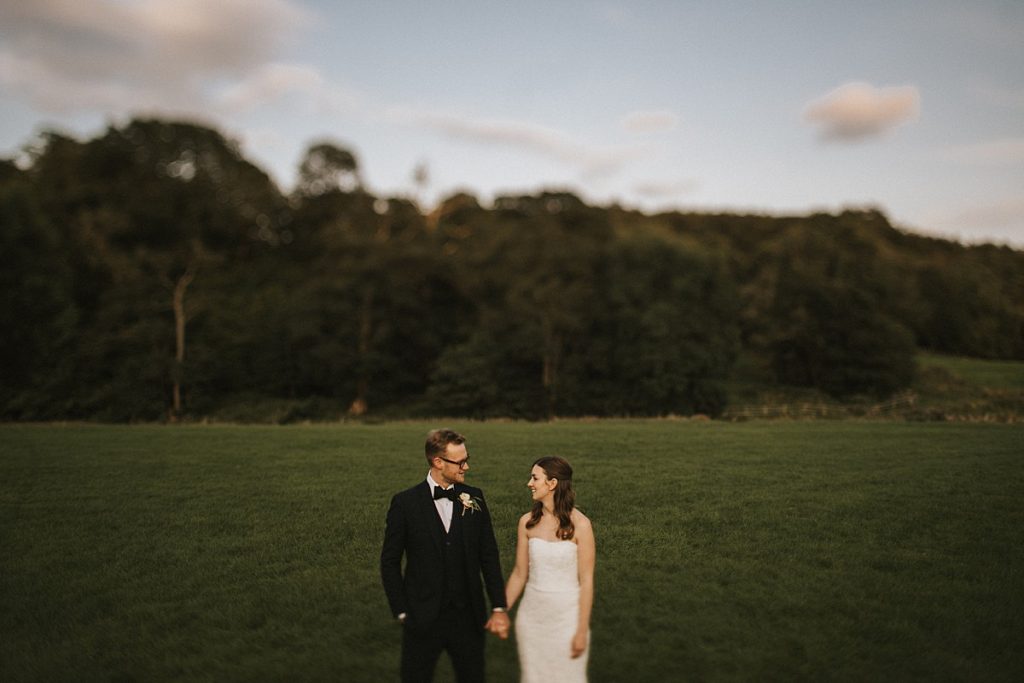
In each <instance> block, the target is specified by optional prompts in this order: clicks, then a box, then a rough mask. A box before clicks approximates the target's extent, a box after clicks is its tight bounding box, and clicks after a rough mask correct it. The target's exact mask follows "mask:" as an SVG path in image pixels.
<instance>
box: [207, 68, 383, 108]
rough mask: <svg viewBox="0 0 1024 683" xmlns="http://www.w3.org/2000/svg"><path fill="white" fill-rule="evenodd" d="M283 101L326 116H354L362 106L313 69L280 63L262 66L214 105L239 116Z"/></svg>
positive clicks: (358, 99) (226, 90)
mask: <svg viewBox="0 0 1024 683" xmlns="http://www.w3.org/2000/svg"><path fill="white" fill-rule="evenodd" d="M284 99H288V100H289V101H290V102H292V103H295V104H299V105H305V106H311V107H313V108H314V109H316V110H318V111H321V112H327V113H330V114H344V113H355V112H356V111H357V110H359V109H360V108H363V107H365V102H364V100H365V98H364V97H363V96H362V95H361V94H360V93H356V92H355V91H352V90H348V89H345V88H342V87H340V86H338V85H335V84H332V83H329V82H327V81H326V80H325V79H324V77H323V76H322V75H321V74H320V72H319V71H318V70H317V69H315V68H313V67H311V66H308V65H305V64H287V63H282V62H274V63H270V64H265V65H263V66H261V67H259V68H257V69H256V70H255V71H253V72H252V73H251V74H250V75H248V76H246V77H245V78H244V79H242V80H241V81H238V82H237V83H235V84H233V85H230V86H227V87H226V88H224V89H223V90H222V91H221V92H220V93H219V94H218V96H217V98H216V102H217V105H218V107H219V108H221V109H223V110H225V111H227V112H230V113H239V112H248V111H252V110H254V109H257V108H259V107H261V106H264V105H267V104H272V103H274V102H277V101H280V100H284Z"/></svg>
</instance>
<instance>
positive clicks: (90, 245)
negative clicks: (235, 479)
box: [0, 119, 1024, 421]
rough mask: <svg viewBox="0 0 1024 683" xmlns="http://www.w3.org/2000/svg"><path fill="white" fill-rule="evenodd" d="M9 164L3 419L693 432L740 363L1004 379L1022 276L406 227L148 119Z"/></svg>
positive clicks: (867, 219) (548, 200) (821, 238)
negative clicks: (683, 418) (283, 180)
mask: <svg viewBox="0 0 1024 683" xmlns="http://www.w3.org/2000/svg"><path fill="white" fill-rule="evenodd" d="M28 151H29V155H28V158H29V159H30V163H29V164H28V165H27V167H25V168H24V169H22V168H20V167H19V166H17V165H15V164H14V163H13V162H10V161H0V247H2V248H0V265H3V275H2V276H0V277H2V278H3V283H2V284H3V291H2V295H0V296H2V300H0V304H2V310H0V323H2V324H3V327H4V330H5V332H4V337H3V341H2V344H0V369H2V370H3V383H2V385H0V416H3V417H4V418H7V419H19V420H29V419H37V420H38V419H67V418H71V419H78V418H86V419H101V420H111V421H119V420H129V421H131V420H156V419H178V418H180V417H185V418H192V419H200V418H202V417H206V416H214V415H219V414H250V415H252V414H274V415H278V414H280V415H282V416H283V417H281V419H282V420H290V419H301V418H300V417H298V416H301V415H308V416H309V417H310V418H312V419H315V418H317V417H322V418H331V417H335V416H337V415H338V407H337V406H339V405H341V406H344V408H345V411H344V412H346V413H347V414H349V415H354V416H361V415H370V416H376V417H380V416H383V415H390V416H400V415H407V416H408V415H465V416H474V417H480V418H483V417H517V418H526V419H547V418H551V417H556V416H582V415H603V416H609V415H620V416H625V415H635V416H644V415H667V414H681V415H689V414H694V413H705V414H709V415H719V414H721V413H722V411H723V410H725V409H726V407H727V406H726V403H727V399H728V393H727V391H726V387H727V386H729V384H730V382H733V381H734V380H735V375H736V369H735V367H734V362H735V359H736V358H737V355H738V353H740V352H741V351H742V352H743V353H744V354H745V355H746V356H747V357H749V358H753V359H755V363H756V364H757V365H758V366H760V367H763V368H767V369H770V371H771V375H772V376H771V381H773V382H775V383H780V384H788V385H791V386H795V387H809V388H813V389H815V390H821V391H825V392H828V393H829V394H831V395H833V396H838V397H843V398H846V397H850V396H859V395H866V396H871V397H882V396H885V395H887V394H890V393H892V392H894V391H899V390H902V389H904V388H906V387H908V386H909V385H910V383H911V382H912V381H913V370H914V366H913V354H914V352H915V347H923V348H925V349H928V350H931V351H936V352H942V353H947V354H961V355H972V356H976V357H982V358H990V359H1014V358H1016V359H1024V277H1022V275H1021V273H1024V255H1022V254H1021V253H1020V252H1017V251H1014V250H1012V249H1009V248H1006V247H995V246H992V245H982V246H976V247H965V246H963V245H959V244H956V243H952V242H948V241H944V240H936V239H931V238H925V237H921V236H917V235H913V234H911V233H908V232H904V231H901V230H898V229H896V228H894V227H893V226H891V225H890V224H889V222H888V220H887V219H886V218H885V216H884V215H883V214H881V213H880V212H878V211H875V210H862V211H845V212H843V213H840V214H838V215H830V214H814V215H812V216H806V217H784V216H782V217H771V216H744V215H727V214H692V213H687V214H684V213H678V212H675V213H667V214H659V215H653V216H650V215H645V214H641V213H638V212H634V211H628V210H624V209H621V208H619V207H609V208H601V207H595V206H590V205H588V204H587V203H586V202H584V201H583V200H582V199H581V198H579V197H578V196H576V195H574V194H572V193H571V192H567V191H564V190H551V191H546V192H540V193H538V194H535V195H525V196H522V195H509V196H503V197H498V198H497V199H495V201H494V202H493V205H492V206H491V207H489V208H488V207H485V206H483V205H482V204H481V203H480V201H478V200H477V198H476V197H473V196H472V195H469V194H467V193H464V192H459V193H456V194H454V195H452V196H451V197H449V198H447V199H445V200H444V201H442V202H440V204H439V205H438V207H437V208H436V209H434V210H433V211H431V212H429V213H427V214H423V213H421V211H420V210H419V208H418V207H417V206H416V204H414V203H413V202H411V201H409V200H407V199H402V198H397V197H378V196H375V195H373V194H371V193H370V192H369V191H367V189H366V188H365V187H364V185H363V182H362V178H361V175H360V167H359V163H358V160H357V157H356V155H355V154H354V153H353V152H352V151H350V150H348V149H345V148H344V147H341V146H338V145H337V144H335V143H333V142H328V141H321V142H316V143H314V144H312V145H310V147H309V149H308V150H307V152H306V154H305V156H304V158H303V159H302V161H301V163H300V167H299V183H298V185H297V187H296V188H295V190H294V191H293V192H292V193H291V194H289V195H287V196H286V195H285V194H283V193H282V192H281V191H280V189H279V188H277V187H276V186H275V185H274V183H273V182H272V181H271V180H270V178H269V177H268V176H267V175H266V174H265V173H264V172H263V171H262V170H260V169H259V168H258V167H256V166H255V165H253V164H252V163H250V162H249V161H248V160H246V159H245V158H244V157H243V156H242V154H241V153H240V152H239V149H238V147H237V145H236V144H235V143H233V142H232V141H231V140H229V139H227V138H226V137H224V136H223V135H222V134H221V133H219V132H218V131H216V130H213V129H210V128H208V127H205V126H203V125H200V124H196V123H190V122H172V121H161V120H151V119H139V120H135V121H131V122H129V123H127V124H125V125H123V126H115V127H111V128H109V129H108V130H107V131H105V132H104V133H103V134H102V135H99V136H97V137H96V138H94V139H91V140H85V141H80V140H76V139H73V138H70V137H67V136H65V135H62V134H60V133H56V132H47V133H44V134H43V135H41V136H40V137H39V139H37V140H36V141H34V143H33V144H32V145H31V146H30V147H29V150H28ZM243 396H244V397H251V400H253V401H254V402H255V403H256V404H264V405H266V406H275V405H288V406H300V407H299V408H297V409H296V411H294V413H293V412H290V411H289V410H284V411H279V410H255V411H250V412H248V413H247V412H246V411H244V410H243V411H241V412H239V410H238V400H239V397H243ZM318 411H321V412H318Z"/></svg>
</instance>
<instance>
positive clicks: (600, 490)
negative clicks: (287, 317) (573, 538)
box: [0, 421, 1024, 681]
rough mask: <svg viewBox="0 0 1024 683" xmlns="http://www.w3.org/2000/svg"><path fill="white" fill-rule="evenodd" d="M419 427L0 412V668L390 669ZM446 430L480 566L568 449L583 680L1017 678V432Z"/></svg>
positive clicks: (379, 673)
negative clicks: (590, 564)
mask: <svg viewBox="0 0 1024 683" xmlns="http://www.w3.org/2000/svg"><path fill="white" fill-rule="evenodd" d="M430 426H431V425H427V424H421V423H397V424H388V425H378V426H292V427H231V426H190V427H180V428H175V427H167V426H163V427H161V426H136V427H127V426H119V427H106V426H65V427H46V426H5V427H2V428H0V539H2V553H0V680H4V681H22V680H76V681H78V680H85V681H88V680H104V681H107V680H121V681H129V680H137V681H155V680H170V679H183V680H201V681H226V680H232V681H235V680H307V681H319V680H324V681H326V680H345V681H378V680H384V681H387V680H397V673H396V672H397V662H398V642H399V633H398V630H397V628H396V627H395V626H394V624H393V623H392V622H391V620H390V618H389V614H388V609H387V605H386V602H385V599H384V595H383V590H382V589H381V587H380V581H379V578H378V570H377V562H378V555H379V549H380V542H381V536H382V531H383V521H384V513H385V511H386V508H387V504H388V500H389V498H390V495H391V494H392V493H394V492H395V491H397V490H399V489H401V488H404V487H406V486H409V485H411V484H413V483H415V482H416V481H417V480H418V479H420V478H421V477H422V476H423V473H424V465H423V459H422V455H421V453H422V439H423V435H424V433H425V432H426V430H427V429H428V428H429V427H430ZM449 426H452V427H454V428H456V429H460V430H461V431H463V432H464V433H466V434H467V435H468V436H469V439H470V452H471V453H472V455H473V467H472V469H471V471H470V474H469V480H470V481H471V482H472V483H474V484H476V485H479V486H481V487H482V488H483V489H484V491H485V493H486V494H487V497H488V501H489V503H490V505H491V507H492V511H493V514H494V516H495V521H496V525H497V532H498V537H499V543H500V545H501V547H502V553H503V559H504V562H505V568H506V572H507V571H508V570H509V569H510V568H511V559H512V545H513V541H514V524H515V519H516V518H517V517H518V515H519V514H521V513H522V512H523V511H525V510H526V508H527V504H528V496H527V493H526V488H525V481H526V474H527V472H528V470H529V466H530V463H532V461H533V459H535V458H536V457H538V456H539V455H541V454H552V453H553V454H560V455H564V456H565V457H567V458H569V459H570V461H571V462H572V463H573V465H574V466H575V467H576V471H577V477H576V479H577V481H576V485H577V489H578V494H579V503H580V506H581V507H582V508H583V509H584V510H585V511H586V512H587V514H588V515H589V516H590V517H591V519H592V520H593V521H594V524H595V529H596V532H597V540H598V568H597V591H598V592H597V600H596V605H595V610H594V625H593V628H594V633H593V654H592V657H591V679H592V680H593V681H624V680H628V681H665V680H752V679H773V680H793V679H803V680H882V679H885V680H957V679H959V680H1015V679H1019V678H1020V677H1021V674H1022V673H1024V660H1022V656H1021V654H1020V647H1019V644H1020V642H1021V640H1022V635H1024V617H1022V615H1024V591H1022V590H1021V586H1024V569H1022V567H1024V550H1022V548H1021V543H1020V529H1021V528H1024V502H1022V501H1024V465H1022V461H1021V455H1020V451H1021V448H1020V445H1021V443H1022V442H1024V439H1022V437H1024V429H1022V428H1021V427H1014V426H1000V425H974V424H904V423H870V422H857V423H852V422H850V423H832V422H817V423H815V422H811V423H791V422H776V423H756V422H753V423H742V424H723V423H695V422H686V421H636V422H631V421H598V422H555V423H547V424H520V423H486V424H480V423H453V424H450V425H449ZM488 666H489V671H490V674H491V679H492V680H495V681H514V680H517V673H516V657H515V645H514V642H512V641H507V642H502V641H497V640H491V641H490V642H489V645H488ZM438 680H439V681H446V680H451V675H450V667H448V666H447V664H446V663H444V661H443V660H442V666H441V669H440V672H439V676H438Z"/></svg>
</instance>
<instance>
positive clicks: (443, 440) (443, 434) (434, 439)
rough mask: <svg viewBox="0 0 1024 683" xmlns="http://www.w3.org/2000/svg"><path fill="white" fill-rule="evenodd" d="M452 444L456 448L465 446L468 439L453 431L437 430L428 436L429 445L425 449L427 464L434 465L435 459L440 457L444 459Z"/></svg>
mask: <svg viewBox="0 0 1024 683" xmlns="http://www.w3.org/2000/svg"><path fill="white" fill-rule="evenodd" d="M450 443H453V444H455V445H456V446H458V445H460V444H464V443H466V437H464V436H462V434H459V433H458V432H456V431H452V430H451V429H435V430H433V431H431V432H430V433H429V434H427V445H426V448H425V450H426V455H427V463H428V464H433V462H434V458H436V457H438V456H441V457H444V454H445V452H446V451H447V450H448V444H450Z"/></svg>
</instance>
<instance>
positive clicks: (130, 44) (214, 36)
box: [0, 0, 309, 112]
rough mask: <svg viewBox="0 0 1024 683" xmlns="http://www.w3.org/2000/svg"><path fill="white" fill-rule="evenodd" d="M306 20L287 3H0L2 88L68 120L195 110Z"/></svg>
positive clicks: (80, 0)
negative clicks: (79, 113)
mask: <svg viewBox="0 0 1024 683" xmlns="http://www.w3.org/2000/svg"><path fill="white" fill-rule="evenodd" d="M308 18H309V14H308V12H307V11H306V10H303V9H302V8H300V7H299V6H298V5H296V4H295V3H293V2H289V1H288V0H218V1H217V2H207V1H205V0H137V1H135V2H130V3H126V2H119V1H117V0H33V1H32V2H23V3H18V2H6V1H5V2H3V3H0V27H2V28H0V36H2V37H3V42H4V44H5V49H4V50H3V52H2V54H0V88H4V89H7V90H10V91H13V92H14V93H16V94H18V95H20V96H22V97H25V98H27V99H28V100H29V101H30V102H32V103H33V104H34V105H35V106H37V107H39V108H41V109H44V110H49V111H57V112H65V111H72V110H83V109H90V108H97V109H104V110H112V109H115V110H116V109H122V110H123V109H128V108H135V109H137V108H139V107H140V106H141V107H156V106H167V107H168V108H172V109H173V108H180V106H181V105H180V103H181V102H182V101H186V102H193V103H195V102H202V101H203V100H204V99H206V97H207V96H208V93H209V92H210V91H211V90H216V87H217V83H218V82H219V81H223V80H224V79H238V78H241V77H243V76H244V75H245V74H247V73H248V72H250V71H251V70H252V69H254V68H258V67H259V66H261V65H263V64H265V63H266V62H267V61H268V60H269V59H270V58H271V56H272V55H273V54H274V53H275V52H276V51H277V50H278V49H279V48H280V47H281V46H282V45H283V43H284V42H285V41H286V40H287V39H288V38H290V37H291V36H292V35H293V34H294V33H295V31H297V29H298V28H299V27H301V26H302V25H303V24H304V23H305V22H306V21H307V20H308Z"/></svg>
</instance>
